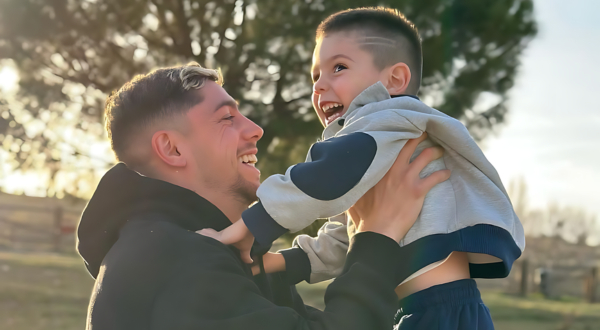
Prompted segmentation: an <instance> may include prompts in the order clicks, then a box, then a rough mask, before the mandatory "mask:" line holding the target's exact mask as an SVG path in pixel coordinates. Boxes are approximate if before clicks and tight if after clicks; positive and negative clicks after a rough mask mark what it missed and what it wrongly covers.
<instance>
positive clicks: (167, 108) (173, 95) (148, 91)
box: [105, 62, 223, 167]
mask: <svg viewBox="0 0 600 330" xmlns="http://www.w3.org/2000/svg"><path fill="white" fill-rule="evenodd" d="M206 80H210V81H214V82H216V83H218V84H219V85H222V83H223V78H222V76H221V72H220V71H217V70H211V69H206V68H203V67H201V66H200V65H199V64H198V63H195V62H191V63H188V64H187V65H182V66H175V67H170V68H160V69H156V70H154V71H152V72H150V73H148V74H145V75H137V76H135V77H134V78H133V79H132V80H131V81H129V82H128V83H126V84H125V85H123V87H121V89H119V90H118V91H116V92H113V93H112V94H111V95H110V96H109V97H108V99H107V101H106V107H105V116H106V130H107V132H108V138H109V139H110V143H111V147H112V149H113V151H114V153H115V155H116V157H117V159H118V160H119V161H122V162H125V163H126V164H127V165H129V166H132V167H135V163H136V162H137V160H135V159H133V158H134V157H133V156H130V155H129V152H128V149H129V147H130V145H131V143H132V142H133V141H134V139H133V138H134V137H136V135H139V134H140V133H141V132H142V131H143V130H144V129H145V128H147V127H150V126H152V125H154V124H155V123H157V122H158V121H164V120H169V119H172V118H173V117H175V116H176V115H180V114H185V113H187V111H189V110H190V109H191V108H192V107H194V106H195V105H196V104H198V103H200V102H202V101H203V95H202V94H200V93H195V90H197V89H200V88H202V86H204V83H205V82H206Z"/></svg>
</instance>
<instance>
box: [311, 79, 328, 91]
mask: <svg viewBox="0 0 600 330" xmlns="http://www.w3.org/2000/svg"><path fill="white" fill-rule="evenodd" d="M326 91H327V88H326V84H325V82H324V80H323V79H319V80H317V81H316V82H315V84H314V85H313V92H314V93H315V94H323V93H324V92H326Z"/></svg>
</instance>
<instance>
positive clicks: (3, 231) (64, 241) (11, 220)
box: [0, 204, 81, 253]
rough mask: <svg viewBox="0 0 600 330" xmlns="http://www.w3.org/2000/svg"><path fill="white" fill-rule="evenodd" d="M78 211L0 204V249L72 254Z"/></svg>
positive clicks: (54, 207)
mask: <svg viewBox="0 0 600 330" xmlns="http://www.w3.org/2000/svg"><path fill="white" fill-rule="evenodd" d="M80 214H81V210H77V209H71V208H66V207H63V206H35V205H27V206H25V205H7V204H0V248H2V249H6V250H13V251H41V252H62V253H72V252H73V251H74V247H75V229H76V226H77V222H78V219H79V216H80Z"/></svg>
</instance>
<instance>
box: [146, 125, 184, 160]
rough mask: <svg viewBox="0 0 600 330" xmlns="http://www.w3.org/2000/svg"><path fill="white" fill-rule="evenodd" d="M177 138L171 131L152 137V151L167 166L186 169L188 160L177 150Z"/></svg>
mask: <svg viewBox="0 0 600 330" xmlns="http://www.w3.org/2000/svg"><path fill="white" fill-rule="evenodd" d="M177 141H178V140H177V136H176V134H175V133H174V132H171V131H158V132H156V133H154V135H152V150H153V151H154V153H155V154H156V155H157V156H158V157H159V158H160V159H161V160H162V161H163V162H165V163H166V164H167V165H170V166H174V167H184V166H185V165H187V160H186V159H185V157H183V155H181V154H180V153H179V150H177Z"/></svg>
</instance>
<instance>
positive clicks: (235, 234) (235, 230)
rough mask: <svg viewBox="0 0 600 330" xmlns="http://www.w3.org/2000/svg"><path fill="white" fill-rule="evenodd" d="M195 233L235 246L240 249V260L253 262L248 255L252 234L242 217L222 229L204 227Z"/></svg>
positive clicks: (248, 262)
mask: <svg viewBox="0 0 600 330" xmlns="http://www.w3.org/2000/svg"><path fill="white" fill-rule="evenodd" d="M196 233H198V234H200V235H204V236H208V237H211V238H214V239H216V240H217V241H219V242H221V243H223V244H226V245H233V246H235V247H236V248H237V249H238V250H240V257H241V258H242V261H244V262H245V263H247V264H251V263H252V262H253V261H252V258H251V257H250V249H252V243H254V236H253V235H252V233H251V232H250V230H248V227H246V224H245V223H244V221H243V220H242V219H240V220H238V221H237V222H235V223H234V224H232V225H231V226H229V227H227V228H225V229H223V230H222V231H216V230H214V229H211V228H205V229H202V230H198V231H197V232H196Z"/></svg>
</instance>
